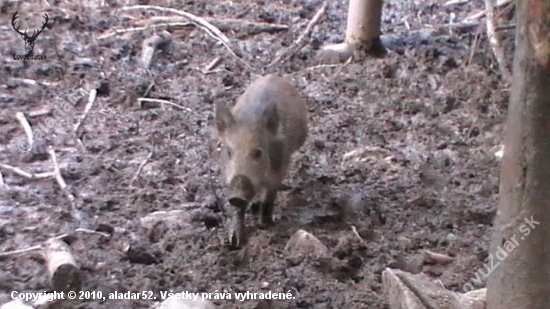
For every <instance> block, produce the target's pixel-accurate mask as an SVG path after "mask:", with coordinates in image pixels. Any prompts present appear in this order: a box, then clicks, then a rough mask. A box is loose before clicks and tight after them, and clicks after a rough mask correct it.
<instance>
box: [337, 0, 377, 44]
mask: <svg viewBox="0 0 550 309" xmlns="http://www.w3.org/2000/svg"><path fill="white" fill-rule="evenodd" d="M349 1H350V2H349V10H348V24H347V29H346V43H348V44H351V45H353V46H356V47H359V46H364V47H366V49H367V50H368V49H370V48H371V47H373V46H374V45H377V44H379V42H378V40H379V38H380V21H381V15H382V2H383V1H382V0H349Z"/></svg>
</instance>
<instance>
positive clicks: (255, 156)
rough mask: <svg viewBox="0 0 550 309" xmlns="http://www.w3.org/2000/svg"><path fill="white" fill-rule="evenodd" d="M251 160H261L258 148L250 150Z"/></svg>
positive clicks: (260, 151) (260, 152)
mask: <svg viewBox="0 0 550 309" xmlns="http://www.w3.org/2000/svg"><path fill="white" fill-rule="evenodd" d="M252 158H253V159H254V160H259V159H261V158H262V150H261V149H260V148H256V149H254V150H252Z"/></svg>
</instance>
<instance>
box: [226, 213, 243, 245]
mask: <svg viewBox="0 0 550 309" xmlns="http://www.w3.org/2000/svg"><path fill="white" fill-rule="evenodd" d="M229 208H230V211H231V223H230V225H229V246H230V247H231V248H234V249H238V248H240V247H241V246H242V245H243V244H244V215H245V212H246V206H245V207H242V206H235V205H229Z"/></svg>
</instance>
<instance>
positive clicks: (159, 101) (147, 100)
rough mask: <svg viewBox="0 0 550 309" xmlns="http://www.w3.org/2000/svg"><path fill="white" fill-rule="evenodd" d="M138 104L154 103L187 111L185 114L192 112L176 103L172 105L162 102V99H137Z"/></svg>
mask: <svg viewBox="0 0 550 309" xmlns="http://www.w3.org/2000/svg"><path fill="white" fill-rule="evenodd" d="M137 100H138V102H139V103H140V104H141V102H154V103H159V104H168V105H171V106H174V107H177V108H179V109H181V110H184V111H187V112H192V110H191V109H190V108H187V107H183V106H181V105H178V104H176V103H173V102H170V101H168V100H162V99H151V98H138V99H137Z"/></svg>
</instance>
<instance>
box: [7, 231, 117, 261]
mask: <svg viewBox="0 0 550 309" xmlns="http://www.w3.org/2000/svg"><path fill="white" fill-rule="evenodd" d="M76 233H85V234H93V235H99V236H103V237H107V238H109V237H110V235H109V234H107V233H103V232H98V231H94V230H88V229H83V228H77V229H75V230H74V232H72V233H65V234H61V235H59V236H54V237H51V238H49V239H48V240H50V239H56V240H61V239H64V238H67V237H68V236H71V235H74V234H76ZM43 249H44V245H43V244H40V245H35V246H32V247H28V248H25V249H18V250H12V251H5V252H0V258H2V257H7V256H11V255H16V254H21V253H27V252H31V251H37V250H43Z"/></svg>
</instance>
